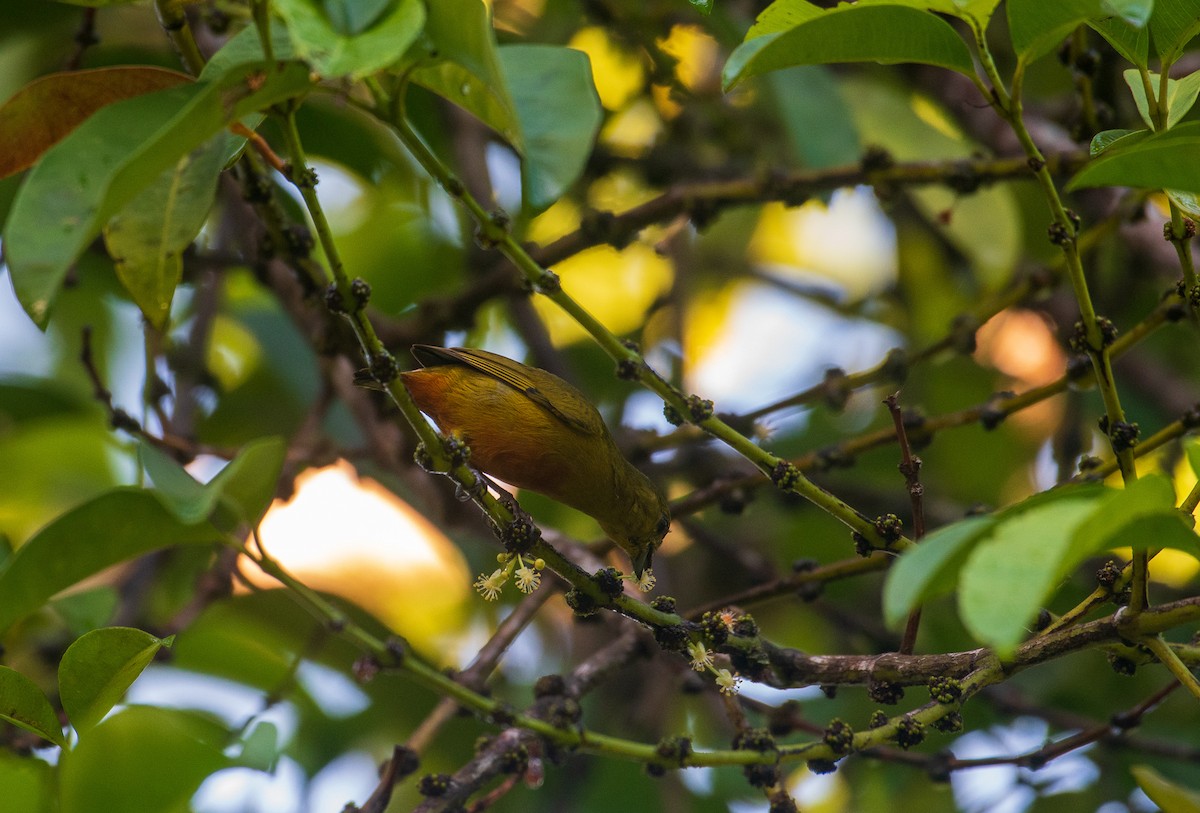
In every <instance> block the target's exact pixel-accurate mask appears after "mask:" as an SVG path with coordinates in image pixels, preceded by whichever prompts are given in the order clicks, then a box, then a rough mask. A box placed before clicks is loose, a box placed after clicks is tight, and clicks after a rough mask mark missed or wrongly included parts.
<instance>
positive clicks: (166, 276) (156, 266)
mask: <svg viewBox="0 0 1200 813" xmlns="http://www.w3.org/2000/svg"><path fill="white" fill-rule="evenodd" d="M232 140H233V139H232V138H231V137H228V136H225V135H224V134H222V135H218V136H217V137H215V138H212V139H209V140H208V141H206V142H205V143H204V144H202V145H200V146H199V147H197V148H196V149H194V150H192V151H191V152H190V153H188V154H187V155H184V156H181V157H180V159H179V160H178V161H177V162H176V163H175V166H173V167H171V168H170V169H168V170H167V171H166V172H164V173H163V174H162V175H160V176H159V177H158V178H157V179H156V180H155V181H154V182H153V183H151V184H150V185H149V186H148V187H146V188H145V189H143V190H142V191H141V193H140V194H138V195H137V197H135V198H134V199H133V200H131V201H130V202H129V203H127V204H126V205H125V206H124V208H122V209H121V211H119V212H118V213H117V214H116V215H115V216H114V217H113V218H112V219H111V220H109V221H108V223H107V225H105V227H104V243H105V245H106V246H107V247H108V253H109V254H110V255H111V256H112V258H113V261H114V263H115V265H116V270H117V277H118V278H119V279H120V280H121V284H122V285H124V286H125V290H126V291H128V292H129V295H130V296H132V297H133V301H134V302H135V303H136V304H137V306H138V307H139V308H140V309H141V311H142V313H143V314H144V315H145V317H146V320H147V321H149V322H150V324H152V325H153V326H154V327H155V328H157V329H158V330H162V329H163V328H164V327H165V326H166V324H167V317H168V316H169V315H170V313H171V299H172V297H173V296H174V295H175V287H176V286H177V285H178V284H179V281H180V279H182V278H183V251H184V249H186V248H187V247H188V246H190V245H191V244H192V241H193V240H195V239H196V235H198V234H199V233H200V229H201V228H202V227H203V226H204V222H205V221H206V220H207V219H208V213H209V210H210V209H212V204H213V201H214V200H215V199H216V195H217V176H218V175H220V173H221V169H222V168H223V167H224V165H225V157H226V155H227V154H228V152H229V148H228V142H229V141H232Z"/></svg>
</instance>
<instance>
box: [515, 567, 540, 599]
mask: <svg viewBox="0 0 1200 813" xmlns="http://www.w3.org/2000/svg"><path fill="white" fill-rule="evenodd" d="M513 576H514V577H515V579H516V582H517V589H518V590H520V591H521V592H522V593H532V592H533V591H534V590H536V589H538V585H540V584H541V583H542V574H541V573H538V572H537V571H536V570H535V569H533V568H532V567H529V565H522V566H521V567H519V568H517V572H516V573H514V574H513Z"/></svg>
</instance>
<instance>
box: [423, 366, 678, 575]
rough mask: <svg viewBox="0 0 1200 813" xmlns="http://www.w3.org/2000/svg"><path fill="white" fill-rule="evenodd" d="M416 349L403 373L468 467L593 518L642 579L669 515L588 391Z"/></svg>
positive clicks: (529, 370) (529, 372) (541, 374)
mask: <svg viewBox="0 0 1200 813" xmlns="http://www.w3.org/2000/svg"><path fill="white" fill-rule="evenodd" d="M412 352H413V355H414V356H416V358H417V361H418V362H420V364H421V367H422V369H419V370H412V371H410V372H406V373H401V374H400V377H401V379H402V380H403V382H404V386H405V387H406V388H407V389H408V391H409V393H411V394H412V397H413V400H414V401H415V402H416V404H417V406H418V407H420V409H421V411H422V412H424V413H425V414H426V415H428V416H429V417H431V418H433V421H434V423H436V424H437V425H438V428H439V429H441V431H442V432H443V433H449V432H457V433H459V434H460V435H461V436H462V438H463V440H464V441H465V442H466V444H467V445H468V446H469V447H470V449H471V465H473V466H475V467H477V468H479V469H480V470H482V471H484V472H486V473H487V474H490V475H492V476H494V477H497V478H499V479H501V480H503V481H505V482H506V483H511V484H512V485H514V486H517V487H518V488H527V489H529V490H530V491H536V492H538V493H539V494H544V495H546V496H547V497H550V498H552V499H555V500H558V501H559V502H561V503H564V504H566V505H569V506H571V507H572V508H576V509H578V510H580V511H582V512H583V513H585V514H588V515H590V516H592V517H594V518H595V519H596V521H597V522H599V523H600V527H601V528H602V529H604V533H606V534H607V535H608V537H609V538H610V539H612V541H613V542H616V543H617V544H618V545H620V546H621V548H622V549H624V551H625V552H626V553H627V554H629V558H630V561H631V562H632V563H633V572H634V574H635V575H637V576H638V577H641V575H642V572H643V571H644V570H645V569H646V568H648V567H650V563H651V561H650V560H651V557H652V556H653V555H654V551H655V550H656V549H657V548H658V546H659V545H660V544H661V543H662V538H663V536H664V535H665V534H666V532H667V529H668V528H670V525H671V513H670V510H669V508H668V507H667V501H666V498H665V497H663V494H662V492H661V491H659V489H658V488H657V487H656V486H655V485H654V483H652V482H651V481H650V478H648V477H647V476H646V475H644V474H642V473H641V472H640V471H638V470H637V469H636V468H634V467H633V466H632V465H631V464H630V463H629V461H628V460H626V459H625V457H624V456H623V455H622V454H621V452H620V450H618V449H617V445H616V443H614V442H613V439H612V435H610V434H609V432H608V427H606V426H605V425H604V420H603V419H602V418H601V417H600V413H599V412H597V411H596V408H595V407H594V406H592V405H591V403H589V402H588V400H587V398H586V397H584V395H583V393H581V392H580V391H579V390H577V389H575V388H574V387H573V386H571V385H570V384H568V383H567V382H566V381H563V380H562V379H561V378H559V377H558V376H556V375H553V374H551V373H548V372H546V371H545V370H539V369H538V368H536V367H529V366H526V365H524V364H521V363H520V362H516V361H513V360H512V359H510V358H505V357H504V356H500V355H497V354H495V353H489V352H487V351H486V350H473V349H469V348H462V347H433V346H431V345H425V344H418V345H415V346H414V347H413V349H412Z"/></svg>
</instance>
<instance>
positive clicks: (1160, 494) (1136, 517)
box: [1063, 474, 1200, 568]
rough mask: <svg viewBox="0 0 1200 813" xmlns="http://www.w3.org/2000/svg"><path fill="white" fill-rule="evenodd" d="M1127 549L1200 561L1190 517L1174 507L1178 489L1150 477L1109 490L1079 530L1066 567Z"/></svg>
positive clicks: (1198, 547)
mask: <svg viewBox="0 0 1200 813" xmlns="http://www.w3.org/2000/svg"><path fill="white" fill-rule="evenodd" d="M1151 531H1153V533H1151ZM1124 547H1130V548H1151V547H1155V548H1177V549H1179V550H1183V551H1186V552H1187V553H1190V554H1192V555H1193V556H1197V557H1200V540H1198V539H1197V538H1196V534H1195V533H1194V532H1193V531H1192V523H1191V517H1190V516H1186V515H1184V514H1183V513H1182V512H1180V511H1179V510H1178V509H1177V508H1176V507H1175V488H1174V486H1172V485H1171V481H1170V480H1168V479H1167V478H1166V477H1163V476H1162V475H1159V474H1148V475H1144V476H1142V477H1139V478H1138V479H1137V480H1135V481H1134V482H1132V483H1130V484H1129V485H1128V486H1126V487H1125V488H1123V489H1120V490H1116V489H1109V490H1108V493H1107V494H1106V495H1105V497H1104V498H1103V500H1102V502H1101V503H1100V505H1099V506H1098V507H1097V509H1096V511H1095V513H1094V514H1093V515H1092V516H1090V517H1089V518H1088V519H1087V521H1085V522H1084V523H1083V524H1081V525H1080V526H1079V528H1078V529H1077V530H1076V532H1075V538H1074V540H1073V542H1072V546H1071V550H1072V556H1071V557H1070V558H1069V559H1067V560H1066V561H1064V562H1063V565H1064V566H1065V567H1067V568H1070V567H1073V566H1074V565H1075V564H1076V563H1078V562H1080V561H1082V560H1083V559H1085V558H1086V557H1088V556H1091V555H1092V554H1094V553H1098V552H1100V551H1104V550H1111V549H1112V548H1124Z"/></svg>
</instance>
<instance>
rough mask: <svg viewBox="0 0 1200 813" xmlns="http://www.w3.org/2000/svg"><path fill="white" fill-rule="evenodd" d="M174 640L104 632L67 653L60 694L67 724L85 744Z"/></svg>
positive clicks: (118, 629)
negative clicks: (87, 735) (84, 737)
mask: <svg viewBox="0 0 1200 813" xmlns="http://www.w3.org/2000/svg"><path fill="white" fill-rule="evenodd" d="M173 640H174V636H171V637H168V638H156V637H154V636H153V635H151V634H150V633H148V632H142V631H141V630H139V629H133V628H131V627H105V628H104V629H98V630H92V631H91V632H89V633H87V634H86V635H84V636H82V637H80V638H78V639H76V641H75V642H74V643H73V644H71V645H70V646H69V647H67V651H66V652H64V653H63V656H62V660H61V661H59V664H58V689H59V694H60V696H61V698H62V704H63V709H64V710H65V711H66V712H67V718H68V719H69V720H70V721H71V725H72V726H73V727H74V728H75V731H76V733H78V734H79V737H80V738H81V739H82V738H83V736H84V734H86V733H87V732H89V731H91V729H93V728H95V727H96V724H97V723H99V722H100V721H101V720H102V719H104V715H106V714H108V712H109V711H110V710H111V709H112V707H113V706H115V705H116V704H117V703H118V702H120V700H121V698H122V697H124V696H125V692H126V690H128V689H129V687H130V686H132V685H133V682H134V681H135V680H137V678H138V675H140V674H141V673H142V670H144V669H145V668H146V667H147V666H149V665H150V662H151V661H152V660H154V656H155V655H157V654H158V651H159V650H160V649H162V648H163V647H164V646H165V647H169V646H171V643H172V641H173Z"/></svg>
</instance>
